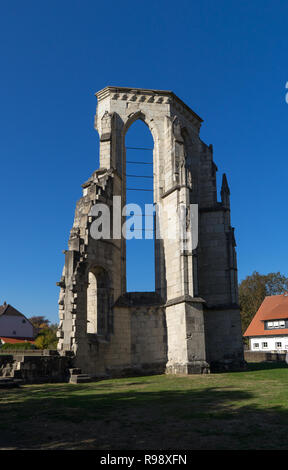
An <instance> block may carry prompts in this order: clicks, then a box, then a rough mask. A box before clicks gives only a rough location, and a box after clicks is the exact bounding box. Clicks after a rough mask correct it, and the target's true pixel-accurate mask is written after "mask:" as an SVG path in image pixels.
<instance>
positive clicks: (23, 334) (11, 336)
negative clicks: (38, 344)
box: [0, 302, 36, 344]
mask: <svg viewBox="0 0 288 470" xmlns="http://www.w3.org/2000/svg"><path fill="white" fill-rule="evenodd" d="M35 336H36V329H35V328H34V326H33V325H32V323H31V322H30V320H28V318H26V317H25V315H23V313H20V312H18V310H16V308H14V307H12V305H9V304H6V302H4V304H3V305H0V340H1V343H2V344H3V343H11V342H13V343H15V342H23V341H30V342H31V341H33V340H34V338H35ZM12 340H13V341H12Z"/></svg>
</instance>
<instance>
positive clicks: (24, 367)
mask: <svg viewBox="0 0 288 470" xmlns="http://www.w3.org/2000/svg"><path fill="white" fill-rule="evenodd" d="M71 367H73V355H71V354H69V355H68V354H67V355H63V356H60V355H59V353H58V352H57V351H45V352H44V351H42V352H39V354H33V353H32V354H30V351H29V352H27V351H26V352H25V353H19V352H18V351H17V352H15V353H13V354H0V377H12V378H15V379H20V380H21V381H23V382H24V383H55V382H68V381H69V377H70V374H69V368H71Z"/></svg>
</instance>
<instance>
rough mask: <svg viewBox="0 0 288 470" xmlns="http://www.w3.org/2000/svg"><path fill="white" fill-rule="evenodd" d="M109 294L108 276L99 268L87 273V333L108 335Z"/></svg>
mask: <svg viewBox="0 0 288 470" xmlns="http://www.w3.org/2000/svg"><path fill="white" fill-rule="evenodd" d="M110 299H111V293H110V286H109V278H108V274H107V272H106V271H105V269H103V268H102V267H100V266H97V267H94V268H92V269H90V270H89V272H88V287H87V333H90V334H97V335H103V336H104V335H106V334H107V333H108V324H109V314H110V304H111V301H110Z"/></svg>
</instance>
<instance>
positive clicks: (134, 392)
mask: <svg viewBox="0 0 288 470" xmlns="http://www.w3.org/2000/svg"><path fill="white" fill-rule="evenodd" d="M287 436H288V367H287V366H286V364H259V365H256V364H250V365H249V369H248V370H247V371H245V372H238V373H237V372H235V373H226V374H210V375H203V376H196V375H194V376H188V377H187V376H181V377H179V376H177V377H175V376H167V375H160V376H149V377H136V378H135V377H133V378H124V379H113V380H105V381H100V382H94V383H89V384H82V385H73V384H48V385H47V384H45V385H25V386H22V387H21V388H19V389H11V390H0V449H105V450H109V449H119V450H120V449H127V450H128V449H160V450H162V449H179V450H180V449H287V448H288V438H287Z"/></svg>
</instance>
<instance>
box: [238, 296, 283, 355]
mask: <svg viewBox="0 0 288 470" xmlns="http://www.w3.org/2000/svg"><path fill="white" fill-rule="evenodd" d="M244 336H245V337H246V338H248V339H249V348H250V350H251V351H269V352H281V351H282V352H283V351H288V293H285V294H282V295H272V296H269V297H265V299H264V300H263V302H262V304H261V306H260V308H259V310H258V311H257V313H256V314H255V316H254V318H253V320H252V321H251V323H250V325H249V326H248V328H247V330H246V331H245V333H244Z"/></svg>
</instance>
